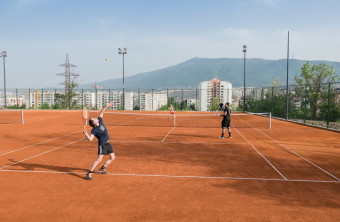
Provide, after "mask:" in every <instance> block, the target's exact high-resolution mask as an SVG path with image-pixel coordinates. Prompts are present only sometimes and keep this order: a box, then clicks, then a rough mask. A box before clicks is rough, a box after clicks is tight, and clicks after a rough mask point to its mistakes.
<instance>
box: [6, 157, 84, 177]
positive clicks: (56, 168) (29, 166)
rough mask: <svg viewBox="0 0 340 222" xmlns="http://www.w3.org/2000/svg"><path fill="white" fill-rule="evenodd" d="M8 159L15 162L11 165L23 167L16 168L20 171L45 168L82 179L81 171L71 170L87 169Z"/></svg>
mask: <svg viewBox="0 0 340 222" xmlns="http://www.w3.org/2000/svg"><path fill="white" fill-rule="evenodd" d="M9 161H11V162H13V163H16V164H14V165H13V166H18V167H21V168H23V169H18V170H22V171H35V170H37V169H46V170H51V171H55V172H60V173H65V174H68V175H71V176H75V177H79V178H82V179H85V178H84V176H82V173H81V174H79V172H73V171H81V172H87V171H88V170H87V169H82V168H76V167H65V166H52V165H45V164H31V163H22V162H19V163H17V161H15V160H13V159H9Z"/></svg>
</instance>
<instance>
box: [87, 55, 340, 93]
mask: <svg viewBox="0 0 340 222" xmlns="http://www.w3.org/2000/svg"><path fill="white" fill-rule="evenodd" d="M243 62H244V60H243V59H242V58H240V59H235V58H219V59H207V58H193V59H190V60H188V61H186V62H183V63H180V64H178V65H174V66H170V67H167V68H164V69H160V70H156V71H152V72H145V73H140V74H136V75H134V76H129V77H125V86H126V89H152V88H153V89H165V88H169V89H178V88H197V87H198V85H199V83H200V82H202V81H207V80H210V79H212V78H214V77H215V76H217V78H218V79H220V80H223V81H229V82H231V83H232V84H233V87H240V86H243V76H244V70H243V65H244V63H243ZM306 62H307V61H304V60H297V59H290V60H289V84H295V80H294V76H296V75H300V72H301V67H302V65H303V64H305V63H306ZM321 62H322V63H327V64H328V65H329V66H332V67H333V68H334V69H335V72H336V73H337V74H338V75H339V73H340V62H329V61H310V63H311V64H319V63H321ZM286 76H287V60H286V59H280V60H267V59H246V86H255V87H265V86H272V81H273V80H274V79H275V78H276V77H279V78H280V83H282V84H284V85H285V83H286ZM97 85H100V86H102V87H103V88H106V89H108V88H111V89H120V88H121V87H122V79H121V78H120V79H110V80H106V81H102V82H98V83H97ZM89 86H93V84H91V85H86V86H84V88H85V87H89ZM81 87H82V86H80V88H81Z"/></svg>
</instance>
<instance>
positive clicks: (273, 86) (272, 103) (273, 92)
mask: <svg viewBox="0 0 340 222" xmlns="http://www.w3.org/2000/svg"><path fill="white" fill-rule="evenodd" d="M273 112H274V86H273V87H272V113H273Z"/></svg>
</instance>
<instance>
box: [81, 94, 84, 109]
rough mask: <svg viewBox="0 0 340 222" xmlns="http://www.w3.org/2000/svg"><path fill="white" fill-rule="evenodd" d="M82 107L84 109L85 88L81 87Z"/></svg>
mask: <svg viewBox="0 0 340 222" xmlns="http://www.w3.org/2000/svg"><path fill="white" fill-rule="evenodd" d="M81 109H84V89H81Z"/></svg>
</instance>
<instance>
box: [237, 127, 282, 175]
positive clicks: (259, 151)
mask: <svg viewBox="0 0 340 222" xmlns="http://www.w3.org/2000/svg"><path fill="white" fill-rule="evenodd" d="M233 128H234V129H235V130H236V131H237V132H238V134H240V136H242V137H243V139H244V140H245V141H247V142H248V144H249V145H250V146H251V147H253V149H254V150H255V151H256V152H257V153H258V154H260V156H262V158H263V159H264V160H265V161H267V163H268V164H269V165H270V166H271V167H272V168H273V169H274V170H275V171H276V172H277V173H278V174H280V176H281V177H282V178H284V179H285V180H287V178H286V177H285V176H283V174H282V173H281V172H280V171H279V170H278V169H276V167H275V166H274V165H273V164H272V163H271V162H270V161H269V160H268V159H267V158H266V157H265V156H263V155H262V153H260V151H258V150H257V149H256V148H255V146H253V144H251V143H250V142H249V140H247V139H246V138H245V137H244V136H243V135H242V134H241V133H240V132H239V131H238V130H237V129H236V128H235V127H233Z"/></svg>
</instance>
